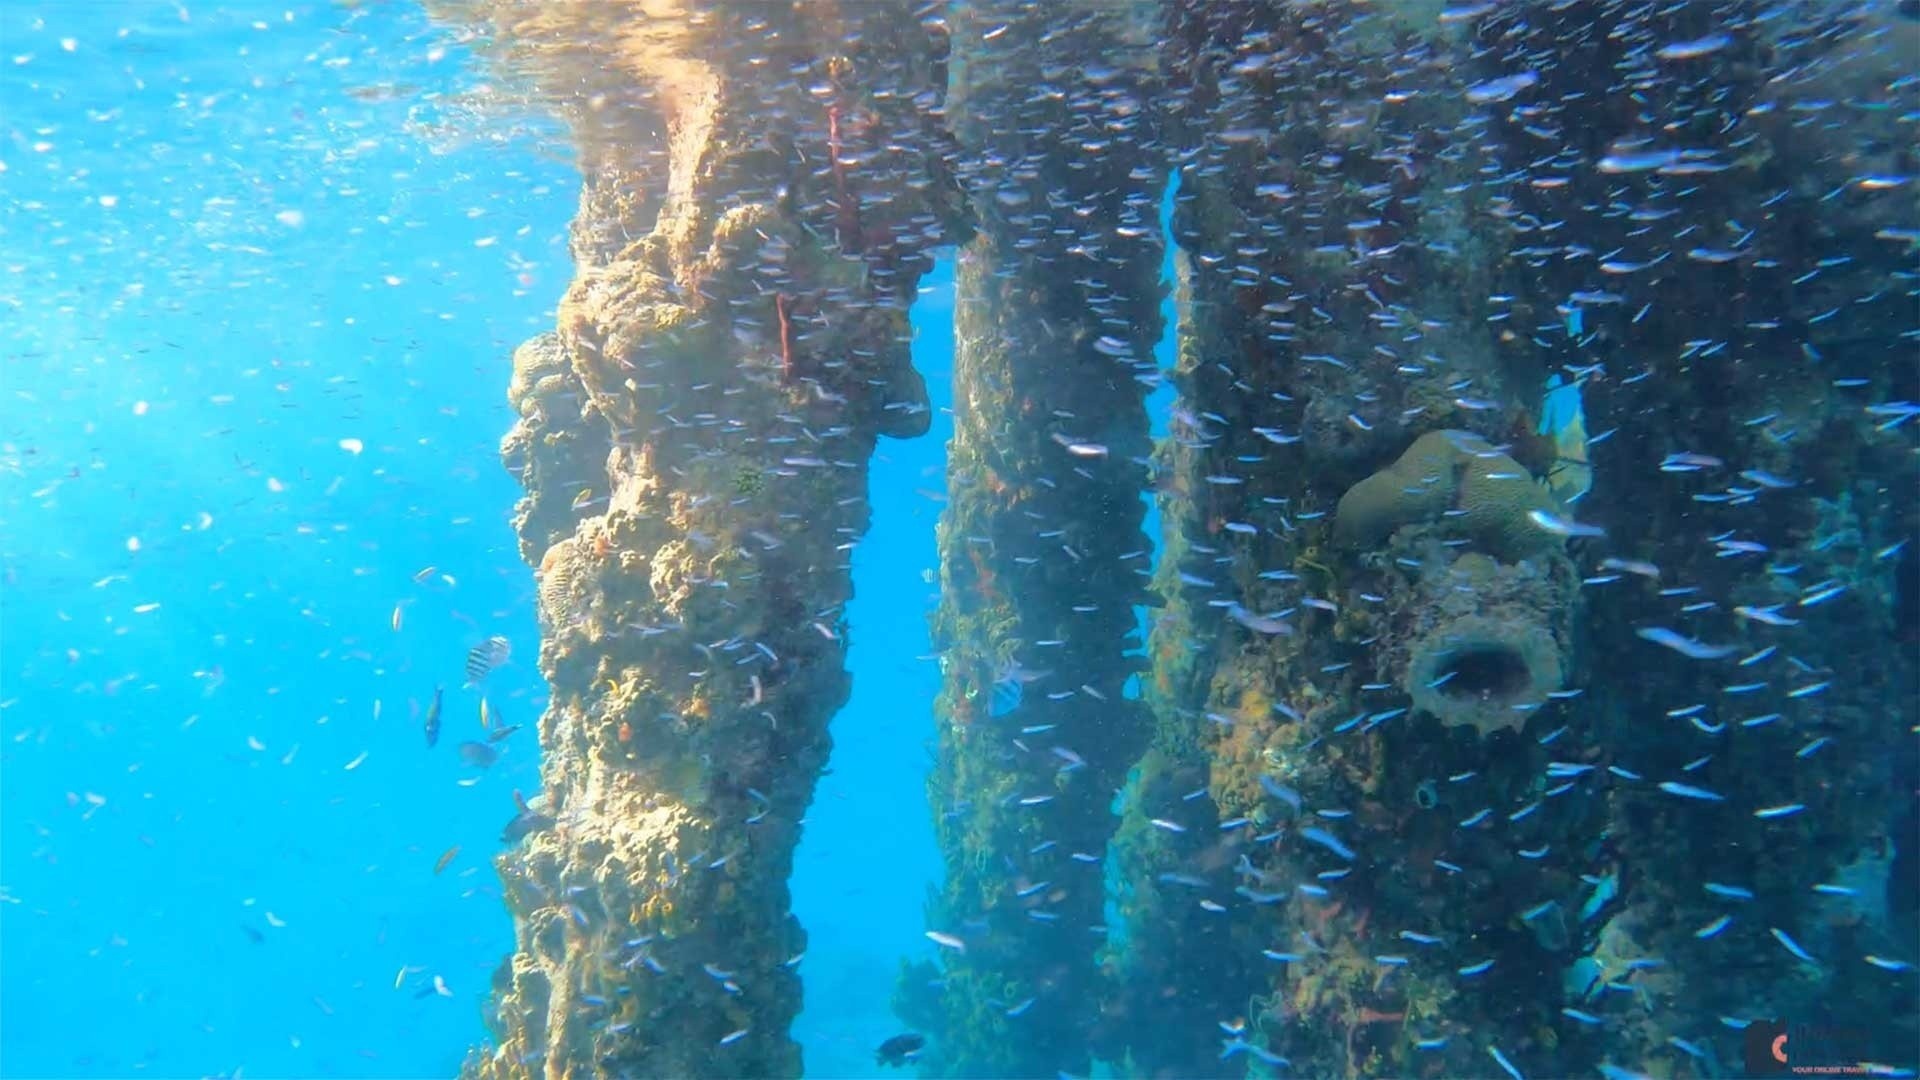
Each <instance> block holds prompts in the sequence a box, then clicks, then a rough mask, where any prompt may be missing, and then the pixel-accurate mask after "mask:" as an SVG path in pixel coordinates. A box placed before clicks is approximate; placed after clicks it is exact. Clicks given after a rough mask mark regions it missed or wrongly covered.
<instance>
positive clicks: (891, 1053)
mask: <svg viewBox="0 0 1920 1080" xmlns="http://www.w3.org/2000/svg"><path fill="white" fill-rule="evenodd" d="M926 1045H927V1040H926V1036H924V1035H919V1034H916V1033H914V1032H911V1031H909V1032H907V1033H906V1034H905V1035H895V1036H894V1037H893V1038H891V1039H888V1040H887V1041H886V1042H883V1043H881V1044H880V1049H879V1050H877V1051H875V1053H874V1055H873V1060H874V1063H875V1064H878V1065H905V1064H906V1063H907V1062H909V1061H912V1060H913V1059H914V1058H917V1057H919V1056H920V1051H921V1049H922V1048H923V1047H925V1046H926Z"/></svg>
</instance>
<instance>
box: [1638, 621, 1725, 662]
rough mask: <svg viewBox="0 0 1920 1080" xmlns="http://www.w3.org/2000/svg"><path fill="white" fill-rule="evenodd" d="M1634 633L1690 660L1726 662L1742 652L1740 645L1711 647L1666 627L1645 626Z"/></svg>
mask: <svg viewBox="0 0 1920 1080" xmlns="http://www.w3.org/2000/svg"><path fill="white" fill-rule="evenodd" d="M1634 633H1635V634H1636V635H1638V636H1639V637H1641V638H1644V639H1646V640H1647V641H1651V642H1653V643H1654V644H1655V645H1664V646H1666V647H1667V648H1669V649H1672V650H1673V651H1674V652H1677V653H1679V654H1680V655H1681V656H1684V657H1686V658H1687V659H1689V660H1724V659H1726V658H1727V657H1729V656H1732V655H1733V654H1734V653H1737V652H1739V651H1740V647H1739V646H1738V645H1709V644H1707V643H1706V642H1703V641H1695V640H1694V639H1693V638H1690V637H1687V636H1686V635H1684V634H1681V633H1679V632H1677V631H1673V630H1669V629H1667V628H1666V627H1664V626H1643V627H1641V628H1640V629H1638V630H1635V631H1634Z"/></svg>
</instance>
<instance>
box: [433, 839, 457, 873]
mask: <svg viewBox="0 0 1920 1080" xmlns="http://www.w3.org/2000/svg"><path fill="white" fill-rule="evenodd" d="M459 854H460V845H459V844H455V845H453V846H452V847H450V848H448V849H447V850H445V851H443V852H441V853H440V857H439V858H438V859H435V860H434V861H433V876H435V877H439V876H440V871H442V870H445V869H446V868H447V867H448V865H450V864H451V863H452V862H453V860H454V858H455V857H457V856H458V855H459Z"/></svg>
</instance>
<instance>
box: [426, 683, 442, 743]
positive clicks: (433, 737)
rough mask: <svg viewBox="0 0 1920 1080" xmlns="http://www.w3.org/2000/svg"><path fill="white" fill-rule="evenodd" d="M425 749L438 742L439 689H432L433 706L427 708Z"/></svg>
mask: <svg viewBox="0 0 1920 1080" xmlns="http://www.w3.org/2000/svg"><path fill="white" fill-rule="evenodd" d="M425 727H426V732H427V749H429V750H431V749H433V744H434V743H437V742H439V741H440V687H438V686H436V687H434V688H433V704H431V705H428V706H427V719H426V724H425Z"/></svg>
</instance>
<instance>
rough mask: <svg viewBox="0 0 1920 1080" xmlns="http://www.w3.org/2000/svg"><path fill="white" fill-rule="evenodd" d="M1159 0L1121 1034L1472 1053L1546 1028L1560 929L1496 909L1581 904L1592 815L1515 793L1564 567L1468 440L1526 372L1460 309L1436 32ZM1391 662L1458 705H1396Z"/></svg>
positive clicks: (1450, 89)
mask: <svg viewBox="0 0 1920 1080" xmlns="http://www.w3.org/2000/svg"><path fill="white" fill-rule="evenodd" d="M1167 7H1168V12H1169V17H1168V22H1167V32H1166V34H1165V36H1164V38H1165V42H1166V45H1165V51H1164V65H1165V70H1166V72H1167V75H1168V79H1169V82H1170V83H1171V84H1173V86H1174V87H1176V89H1175V91H1174V92H1173V93H1170V94H1169V101H1170V102H1172V105H1171V109H1172V121H1173V124H1174V127H1173V129H1172V130H1173V132H1174V134H1173V136H1172V137H1173V139H1174V141H1175V142H1176V144H1177V152H1178V153H1179V154H1180V157H1181V162H1182V165H1181V169H1180V172H1179V185H1180V188H1179V191H1180V195H1179V200H1178V205H1177V207H1176V212H1175V222H1174V230H1175V239H1176V241H1177V242H1178V243H1179V244H1180V246H1181V249H1182V253H1183V257H1184V260H1185V264H1186V265H1187V267H1188V270H1187V282H1186V288H1187V289H1188V290H1189V297H1188V302H1187V303H1186V305H1185V306H1184V309H1183V312H1182V320H1183V321H1182V325H1181V333H1180V360H1179V368H1178V371H1177V379H1178V384H1179V388H1180V391H1181V400H1180V403H1179V404H1178V405H1177V406H1176V410H1175V419H1174V425H1173V432H1172V437H1171V439H1170V441H1169V444H1168V445H1167V446H1166V447H1165V448H1164V449H1163V462H1164V465H1165V472H1166V475H1165V477H1164V479H1163V481H1162V483H1161V485H1160V490H1161V492H1162V499H1163V501H1162V507H1163V516H1164V519H1165V521H1166V527H1167V529H1168V540H1167V544H1166V550H1165V559H1166V560H1167V562H1166V565H1165V567H1164V571H1163V573H1162V575H1161V582H1162V584H1163V587H1164V588H1165V589H1166V590H1167V592H1168V594H1169V596H1168V606H1167V609H1166V611H1165V613H1164V615H1163V617H1162V619H1161V620H1160V622H1159V625H1158V626H1157V627H1156V630H1155V633H1154V636H1153V646H1152V652H1153V658H1154V664H1155V669H1154V678H1153V680H1152V686H1153V691H1152V694H1151V700H1152V702H1153V705H1154V714H1155V722H1156V726H1157V734H1156V737H1155V744H1154V749H1153V751H1152V752H1151V753H1150V754H1149V755H1148V757H1147V758H1146V759H1145V760H1144V762H1143V764H1142V767H1141V769H1140V771H1139V774H1138V776H1137V778H1136V780H1135V783H1134V784H1133V785H1132V786H1131V787H1130V789H1129V791H1128V797H1127V813H1128V820H1129V824H1128V825H1127V826H1126V829H1125V832H1124V833H1123V836H1124V837H1125V839H1124V840H1123V841H1122V848H1123V861H1122V866H1123V869H1124V874H1123V877H1124V879H1125V880H1126V881H1127V882H1128V889H1129V892H1128V893H1127V894H1126V895H1124V896H1123V897H1122V901H1121V910H1122V913H1123V916H1124V918H1125V925H1126V928H1127V940H1128V949H1127V952H1126V955H1125V956H1124V958H1123V961H1124V963H1125V964H1126V965H1127V966H1128V969H1129V970H1130V971H1131V972H1133V973H1134V976H1135V977H1133V978H1131V979H1129V980H1128V981H1127V986H1128V987H1129V989H1130V991H1131V992H1132V997H1131V998H1130V1000H1128V1001H1127V1002H1126V1005H1125V1010H1126V1012H1127V1013H1128V1015H1129V1016H1131V1017H1132V1018H1133V1021H1134V1023H1133V1025H1132V1028H1131V1032H1132V1036H1133V1037H1132V1040H1131V1052H1132V1056H1133V1061H1134V1064H1135V1066H1136V1067H1137V1068H1140V1069H1142V1070H1143V1071H1146V1072H1149V1073H1153V1074H1160V1075H1205V1074H1218V1073H1219V1072H1220V1071H1221V1070H1222V1069H1223V1068H1235V1069H1237V1068H1239V1067H1241V1066H1240V1064H1238V1063H1236V1064H1233V1065H1231V1066H1226V1065H1222V1064H1221V1063H1220V1059H1221V1058H1222V1057H1223V1056H1224V1057H1226V1058H1228V1059H1236V1058H1237V1059H1243V1060H1245V1061H1249V1062H1251V1061H1254V1060H1255V1059H1264V1060H1266V1061H1268V1062H1270V1063H1273V1062H1277V1061H1278V1060H1279V1059H1282V1058H1284V1059H1286V1060H1287V1061H1288V1062H1290V1066H1287V1067H1284V1068H1283V1071H1287V1072H1290V1073H1291V1074H1296V1075H1303V1076H1343V1075H1345V1076H1366V1075H1414V1074H1419V1073H1426V1074H1429V1075H1481V1074H1486V1073H1488V1072H1489V1071H1491V1070H1492V1069H1493V1063H1492V1061H1491V1059H1490V1055H1489V1052H1490V1050H1493V1049H1500V1050H1502V1051H1503V1052H1504V1053H1508V1054H1512V1055H1519V1054H1522V1053H1527V1054H1531V1051H1532V1050H1533V1049H1534V1048H1535V1046H1536V1044H1537V1042H1538V1039H1537V1033H1538V1032H1539V1031H1540V1030H1542V1029H1543V1028H1545V1027H1550V1026H1551V1025H1552V1024H1553V1022H1554V1018H1555V1016H1556V1006H1557V998H1558V994H1559V987H1560V976H1559V970H1558V966H1557V964H1556V959H1555V958H1556V956H1558V955H1559V954H1560V953H1562V952H1566V951H1568V950H1570V948H1571V947H1572V942H1570V941H1569V940H1568V939H1569V937H1570V936H1571V935H1572V933H1573V931H1572V930H1569V929H1568V928H1567V924H1565V923H1563V922H1562V921H1561V916H1559V915H1555V916H1554V918H1553V920H1552V923H1551V926H1550V927H1549V926H1547V924H1545V923H1540V922H1539V921H1538V920H1535V921H1534V922H1531V923H1530V922H1529V921H1528V920H1525V919H1523V918H1522V917H1521V916H1522V915H1523V913H1524V912H1525V911H1526V910H1527V909H1529V908H1531V907H1534V906H1536V905H1538V904H1541V903H1545V902H1549V901H1552V902H1553V904H1552V907H1553V908H1554V909H1555V910H1557V911H1574V912H1577V911H1578V909H1579V907H1580V904H1581V899H1582V896H1581V894H1582V891H1583V889H1584V888H1585V886H1584V885H1583V884H1582V882H1581V880H1580V878H1579V874H1581V873H1583V872H1586V871H1588V870H1590V869H1593V868H1594V867H1593V864H1592V863H1591V861H1590V853H1589V850H1588V849H1589V844H1588V843H1587V842H1586V841H1589V840H1591V839H1592V838H1593V837H1594V836H1596V835H1597V833H1598V825H1597V818H1596V817H1595V816H1594V815H1593V814H1592V813H1591V812H1590V811H1589V810H1588V809H1587V804H1586V803H1585V802H1580V801H1550V802H1541V801H1540V800H1542V799H1543V798H1544V796H1543V794H1542V792H1541V790H1540V788H1541V786H1542V785H1541V784H1540V783H1539V780H1540V777H1541V774H1542V773H1543V772H1544V770H1545V768H1546V765H1547V763H1548V761H1549V759H1550V757H1558V756H1559V755H1561V754H1564V753H1572V754H1578V753H1580V752H1581V748H1580V747H1579V745H1578V744H1579V742H1580V739H1579V737H1577V736H1570V735H1569V736H1562V737H1561V741H1560V742H1559V743H1558V744H1557V745H1555V746H1554V747H1553V749H1552V750H1551V751H1549V750H1547V749H1545V748H1544V747H1543V746H1542V745H1541V736H1542V735H1544V734H1546V733H1547V732H1549V731H1551V730H1552V729H1554V728H1556V727H1559V726H1561V725H1564V724H1565V723H1566V716H1565V715H1564V709H1563V707H1562V706H1561V705H1560V703H1559V702H1558V701H1556V700H1550V699H1548V698H1547V697H1546V694H1547V692H1548V691H1549V690H1559V689H1560V688H1561V685H1562V684H1563V682H1568V683H1571V682H1577V679H1576V678H1575V676H1574V673H1573V672H1571V671H1564V670H1562V668H1563V667H1566V666H1571V661H1570V660H1569V659H1568V657H1567V652H1568V650H1570V649H1571V648H1572V644H1573V642H1572V636H1573V635H1572V634H1571V632H1570V627H1571V625H1572V624H1573V622H1574V620H1575V618H1576V614H1575V611H1574V608H1573V602H1574V596H1575V586H1576V585H1577V580H1578V579H1577V576H1576V575H1575V573H1574V570H1573V567H1572V565H1571V563H1570V562H1569V560H1568V558H1567V556H1566V554H1565V553H1564V550H1563V548H1564V544H1563V542H1562V541H1561V540H1560V539H1559V538H1558V537H1555V536H1553V535H1549V534H1546V533H1542V532H1540V531H1539V529H1538V526H1537V525H1534V524H1532V523H1531V522H1530V520H1529V518H1528V517H1527V514H1528V512H1529V511H1530V510H1531V511H1544V510H1558V509H1559V508H1558V506H1557V504H1556V503H1555V502H1554V500H1553V498H1552V496H1551V495H1550V494H1548V493H1547V492H1546V490H1545V489H1544V488H1543V487H1540V486H1539V485H1538V480H1537V477H1536V476H1535V475H1531V474H1530V468H1531V466H1530V465H1527V464H1522V463H1521V462H1518V461H1515V460H1514V459H1512V458H1509V457H1506V456H1505V455H1503V454H1501V453H1500V452H1499V451H1496V450H1494V449H1492V446H1491V445H1489V444H1494V445H1498V444H1505V443H1509V442H1510V441H1511V440H1510V438H1509V433H1510V432H1512V431H1515V430H1522V431H1529V432H1530V431H1531V430H1532V429H1533V426H1534V422H1533V417H1532V415H1531V410H1532V409H1533V408H1534V407H1535V405H1536V404H1537V402H1538V397H1537V394H1538V392H1539V388H1541V387H1542V386H1543V385H1544V379H1545V376H1546V374H1547V365H1546V364H1545V363H1544V362H1543V360H1542V359H1541V358H1540V357H1539V356H1538V355H1537V354H1536V353H1534V352H1533V351H1531V349H1530V347H1529V348H1526V349H1523V348H1520V347H1518V346H1513V345H1510V344H1509V343H1506V342H1504V341H1503V340H1502V339H1501V338H1500V337H1499V336H1498V334H1497V327H1496V326H1494V325H1490V324H1489V323H1488V322H1487V321H1486V320H1485V319H1483V318H1480V317H1478V315H1477V305H1478V304H1479V303H1480V302H1481V301H1482V299H1483V298H1484V297H1485V296H1486V295H1487V293H1488V291H1489V289H1488V283H1489V282H1490V281H1491V280H1492V276H1493V274H1494V273H1495V272H1496V269H1497V267H1498V266H1499V264H1500V262H1501V260H1502V259H1503V258H1504V257H1505V255H1506V247H1505V244H1506V241H1507V240H1508V238H1509V234H1508V233H1507V231H1506V230H1505V229H1504V227H1502V226H1501V225H1500V224H1499V219H1498V217H1497V215H1495V214H1494V213H1492V212H1491V208H1490V206H1489V203H1488V200H1487V197H1486V195H1485V194H1484V193H1483V191H1482V189H1481V187H1480V186H1479V185H1478V184H1475V183H1472V182H1471V181H1472V180H1473V179H1474V177H1475V176H1476V175H1477V173H1478V171H1479V170H1481V169H1482V168H1483V167H1484V166H1485V160H1484V159H1483V158H1482V157H1481V151H1480V150H1478V149H1477V148H1475V147H1474V146H1473V145H1472V140H1471V128H1470V127H1468V126H1466V124H1465V121H1466V119H1467V112H1468V109H1467V102H1466V97H1467V95H1466V94H1465V92H1464V91H1465V88H1466V87H1465V83H1464V80H1463V75H1464V72H1462V71H1461V70H1460V68H1459V64H1460V61H1461V60H1462V59H1463V57H1464V53H1465V50H1464V49H1463V48H1461V47H1460V46H1461V43H1460V42H1459V41H1458V35H1457V33H1455V32H1454V31H1451V30H1450V29H1449V28H1448V27H1447V26H1446V25H1444V24H1442V23H1440V22H1439V21H1438V20H1437V19H1436V18H1435V15H1436V14H1437V12H1436V11H1435V9H1433V8H1429V7H1425V6H1419V5H1371V4H1360V3H1338V2H1336V3H1321V4H1288V3H1233V2H1224V3H1223V2H1204V3H1202V2H1194V3H1171V4H1169V5H1167ZM1410 446H1411V447H1419V448H1420V449H1418V450H1415V451H1409V447H1410ZM1436 447H1437V449H1436ZM1429 451H1432V452H1431V453H1429ZM1515 454H1516V455H1518V456H1524V454H1523V449H1522V448H1517V449H1516V450H1515ZM1403 455H1409V458H1420V459H1424V460H1422V461H1421V463H1420V464H1418V465H1417V466H1411V465H1410V466H1408V467H1407V470H1406V471H1407V473H1408V474H1409V475H1408V476H1407V477H1406V478H1405V479H1404V480H1402V479H1399V478H1396V477H1393V476H1392V475H1391V472H1392V470H1393V468H1394V467H1395V463H1396V461H1400V460H1403ZM1483 455H1484V456H1483ZM1383 470H1385V471H1387V473H1388V474H1389V475H1388V477H1387V478H1386V479H1383V480H1377V481H1373V482H1371V483H1369V481H1368V477H1369V476H1370V475H1372V474H1376V473H1381V472H1382V471H1383ZM1407 488H1412V489H1413V490H1412V491H1411V492H1409V493H1407V497H1408V498H1410V499H1412V500H1413V501H1412V502H1411V503H1409V504H1407V505H1391V504H1390V503H1391V499H1390V498H1389V499H1387V500H1383V499H1381V498H1378V497H1376V496H1381V495H1385V496H1389V497H1391V496H1397V495H1399V494H1401V493H1402V492H1403V491H1404V490H1405V489H1407ZM1442 488H1445V489H1446V490H1445V494H1444V497H1441V498H1437V499H1427V498H1426V496H1427V495H1430V494H1432V493H1434V492H1439V491H1440V490H1441V489H1442ZM1355 492H1357V494H1355V495H1353V496H1352V497H1351V499H1350V501H1348V502H1345V503H1343V502H1342V496H1345V495H1349V494H1350V493H1355ZM1423 499H1425V500H1426V501H1430V502H1432V503H1433V505H1431V506H1428V505H1426V501H1423ZM1336 511H1338V513H1336ZM1349 511H1351V512H1352V514H1353V520H1350V521H1347V522H1344V523H1342V522H1339V521H1338V518H1339V517H1341V516H1343V515H1347V514H1348V513H1349ZM1462 514H1464V515H1465V516H1464V518H1463V517H1462V516H1461V515H1462ZM1463 590H1478V591H1479V592H1480V594H1481V596H1482V597H1483V599H1484V600H1485V604H1484V605H1475V604H1474V603H1472V602H1471V599H1470V598H1469V597H1465V596H1463V592H1462V591H1463ZM1476 606H1478V607H1479V608H1480V610H1479V611H1478V612H1477V614H1475V615H1474V617H1473V618H1468V617H1467V616H1468V615H1469V611H1467V610H1462V609H1473V608H1475V607H1476ZM1476 620H1477V621H1476ZM1416 663H1417V664H1420V665H1423V666H1429V667H1434V668H1436V669H1440V670H1439V673H1438V674H1436V675H1434V676H1431V677H1429V679H1428V680H1427V681H1429V682H1436V683H1442V684H1443V685H1444V683H1443V680H1444V679H1446V678H1449V677H1451V678H1455V679H1461V680H1464V681H1463V686H1462V689H1463V690H1466V691H1467V692H1468V693H1469V694H1470V695H1471V704H1472V706H1473V708H1470V709H1463V710H1461V711H1460V713H1459V714H1458V715H1450V717H1436V716H1435V715H1432V713H1431V712H1430V711H1429V710H1426V709H1422V708H1420V707H1419V705H1418V702H1417V701H1416V700H1415V696H1414V695H1413V694H1411V693H1409V690H1408V672H1409V668H1410V666H1411V665H1413V664H1416ZM1449 673H1451V675H1449ZM1418 689H1421V690H1424V689H1426V687H1425V686H1424V685H1423V686H1421V687H1419V688H1418ZM1483 696H1484V698H1485V700H1484V702H1483V700H1482V699H1483ZM1462 704H1463V705H1465V704H1467V702H1463V703H1462ZM1482 708H1485V709H1486V710H1487V711H1488V712H1492V711H1493V710H1496V709H1497V710H1499V711H1500V712H1501V713H1502V715H1499V716H1497V717H1496V716H1484V717H1483V716H1480V715H1479V710H1481V709H1482ZM1442 711H1447V710H1442ZM1509 717H1510V719H1509ZM1476 721H1479V722H1476ZM1530 804H1532V805H1530ZM1483 810H1484V811H1485V812H1484V813H1483V812H1482V811H1483ZM1522 852H1525V854H1522ZM1496 957H1497V958H1499V959H1498V963H1496V964H1486V963H1485V962H1486V961H1488V960H1489V959H1493V958H1496ZM1202 958H1204V959H1202ZM1516 1060H1517V1058H1516ZM1526 1060H1528V1061H1529V1062H1537V1061H1538V1060H1539V1059H1538V1058H1535V1057H1532V1056H1528V1057H1527V1058H1526ZM1579 1062H1580V1058H1579V1057H1578V1056H1569V1057H1563V1058H1560V1059H1558V1064H1557V1066H1556V1067H1553V1068H1542V1069H1540V1070H1539V1071H1540V1072H1544V1073H1554V1072H1558V1073H1571V1072H1574V1071H1577V1070H1578V1068H1579Z"/></svg>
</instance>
